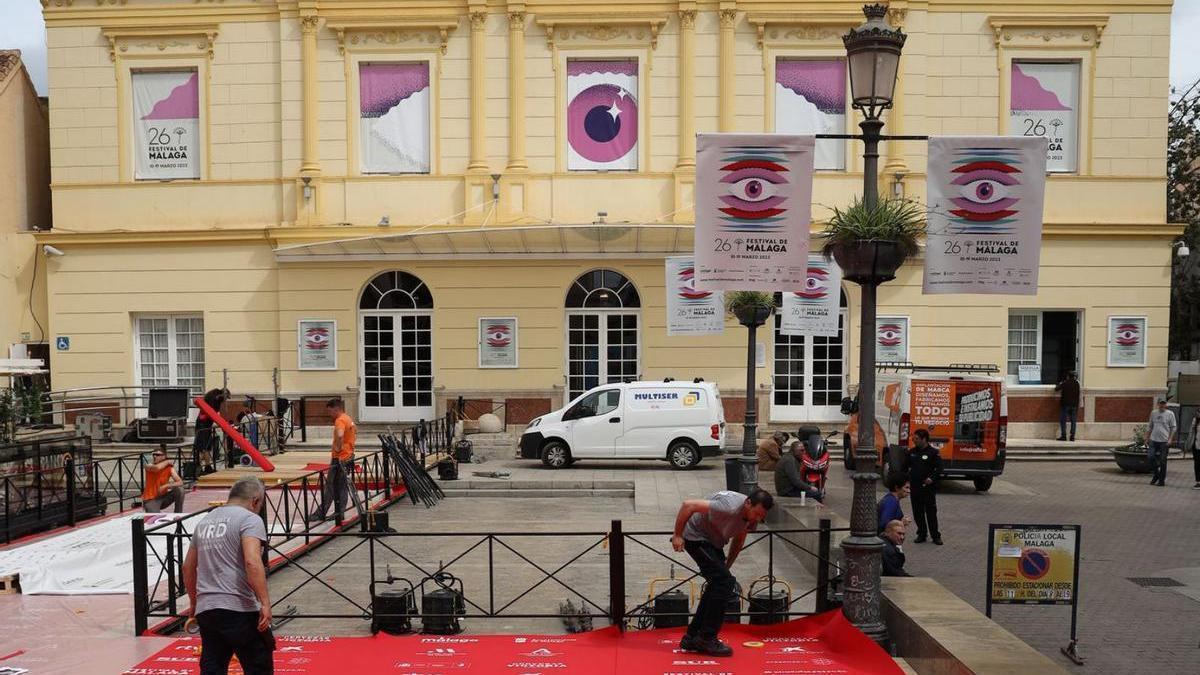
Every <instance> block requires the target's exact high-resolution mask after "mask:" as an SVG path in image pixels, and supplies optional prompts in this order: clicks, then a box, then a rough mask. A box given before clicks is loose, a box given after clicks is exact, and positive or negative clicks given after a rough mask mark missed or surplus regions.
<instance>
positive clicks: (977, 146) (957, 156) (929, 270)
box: [924, 136, 1046, 295]
mask: <svg viewBox="0 0 1200 675" xmlns="http://www.w3.org/2000/svg"><path fill="white" fill-rule="evenodd" d="M928 171H929V196H928V202H929V216H928V219H929V224H928V228H927V229H926V242H927V245H926V250H925V285H924V292H925V293H926V294H927V295H931V294H941V293H990V294H1007V295H1035V294H1036V293H1037V286H1038V265H1039V264H1040V261H1041V249H1042V208H1043V204H1044V201H1045V192H1046V139H1045V138H1039V137H1013V136H982V137H969V136H954V137H945V136H942V137H934V138H930V139H929V169H928Z"/></svg>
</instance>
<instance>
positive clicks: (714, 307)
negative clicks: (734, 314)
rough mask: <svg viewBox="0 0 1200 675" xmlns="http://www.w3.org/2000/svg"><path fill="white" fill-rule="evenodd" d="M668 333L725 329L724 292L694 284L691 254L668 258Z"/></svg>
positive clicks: (699, 333)
mask: <svg viewBox="0 0 1200 675" xmlns="http://www.w3.org/2000/svg"><path fill="white" fill-rule="evenodd" d="M666 268H667V335H711V334H714V333H723V332H725V294H724V293H722V292H721V291H701V290H698V289H697V288H696V266H695V259H694V258H693V257H692V256H679V257H676V258H667V265H666Z"/></svg>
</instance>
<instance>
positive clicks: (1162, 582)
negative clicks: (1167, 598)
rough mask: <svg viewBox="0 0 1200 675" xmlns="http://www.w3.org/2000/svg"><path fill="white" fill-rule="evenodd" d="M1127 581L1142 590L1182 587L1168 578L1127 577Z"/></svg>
mask: <svg viewBox="0 0 1200 675" xmlns="http://www.w3.org/2000/svg"><path fill="white" fill-rule="evenodd" d="M1128 579H1129V580H1130V581H1132V582H1133V583H1135V584H1137V585H1138V586H1141V587H1143V588H1176V587H1180V586H1183V585H1184V584H1181V583H1179V582H1178V581H1175V580H1174V579H1172V578H1170V577H1128Z"/></svg>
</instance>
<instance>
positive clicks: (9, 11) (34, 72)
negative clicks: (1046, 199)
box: [0, 0, 1200, 95]
mask: <svg viewBox="0 0 1200 675" xmlns="http://www.w3.org/2000/svg"><path fill="white" fill-rule="evenodd" d="M1171 35H1172V37H1173V39H1172V40H1171V84H1173V85H1175V86H1176V87H1184V88H1186V87H1187V86H1188V85H1190V84H1191V83H1192V82H1194V81H1196V80H1197V79H1198V78H1200V39H1197V36H1200V0H1175V12H1174V14H1173V15H1172V19H1171ZM0 48H2V49H20V50H21V57H22V59H23V60H24V61H25V67H26V68H28V69H29V73H30V75H31V76H32V77H33V82H34V84H35V85H36V86H37V89H38V92H39V93H41V94H43V95H44V94H45V93H46V26H45V24H44V23H43V22H42V4H41V3H40V2H38V0H0Z"/></svg>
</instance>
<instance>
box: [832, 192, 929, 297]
mask: <svg viewBox="0 0 1200 675" xmlns="http://www.w3.org/2000/svg"><path fill="white" fill-rule="evenodd" d="M924 232H925V210H924V208H922V207H921V205H919V204H917V203H916V202H911V201H908V200H906V199H885V200H883V201H881V202H879V203H877V204H875V205H873V206H868V205H867V204H866V203H864V202H863V201H862V200H861V199H857V198H856V199H855V200H854V202H853V203H852V204H851V205H850V206H849V207H847V208H846V209H844V210H843V209H839V208H834V209H833V215H832V216H831V217H830V218H829V222H828V223H826V225H825V231H824V232H823V233H822V235H821V236H823V237H824V238H825V248H824V253H825V257H826V258H833V259H834V260H836V261H837V264H838V266H840V267H841V268H842V275H843V277H844V278H846V279H848V280H850V281H853V282H855V283H858V284H881V283H883V282H885V281H891V280H892V279H895V278H896V270H898V269H900V266H901V265H903V264H904V261H905V259H906V258H908V257H909V256H912V255H916V254H917V252H918V251H920V244H919V238H920V236H921V235H922V234H923V233H924Z"/></svg>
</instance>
